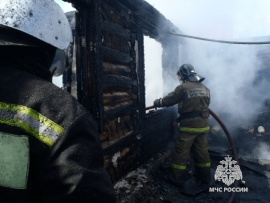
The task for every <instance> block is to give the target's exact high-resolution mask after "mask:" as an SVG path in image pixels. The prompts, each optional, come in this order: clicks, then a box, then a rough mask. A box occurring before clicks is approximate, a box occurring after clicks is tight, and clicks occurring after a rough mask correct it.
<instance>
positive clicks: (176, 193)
mask: <svg viewBox="0 0 270 203" xmlns="http://www.w3.org/2000/svg"><path fill="white" fill-rule="evenodd" d="M172 146H173V144H170V145H169V146H168V147H167V148H166V149H165V150H164V151H162V152H161V153H159V154H157V155H156V156H155V157H153V158H152V159H151V160H149V161H148V162H147V163H145V164H144V165H142V166H141V167H139V168H138V169H136V170H134V171H132V172H130V173H128V174H127V175H126V176H125V177H124V178H123V179H121V180H120V181H119V182H117V183H116V184H115V186H114V187H115V190H116V193H117V196H118V202H119V203H130V202H132V203H133V202H140V203H144V202H147V203H163V202H164V203H165V202H168V203H178V202H181V203H182V202H184V203H192V202H196V203H197V202H200V203H206V202H207V203H209V202H210V203H211V202H213V203H214V202H228V201H229V200H233V201H238V202H270V194H269V189H270V172H269V169H270V161H268V160H258V159H251V158H244V157H240V168H241V171H242V175H243V179H242V180H241V181H240V184H239V186H238V188H234V185H230V186H229V187H228V186H227V185H225V184H224V183H222V182H220V181H215V180H214V181H213V185H211V186H210V188H212V189H211V190H212V191H210V190H209V188H207V189H205V190H201V191H199V192H197V193H196V194H193V195H191V194H187V193H185V192H184V193H183V191H182V190H181V189H180V188H179V187H177V186H175V185H173V184H171V183H170V182H169V181H168V175H169V173H170V153H171V149H172ZM226 153H228V151H226ZM210 156H211V161H212V176H213V179H214V173H215V170H216V168H217V165H219V164H220V161H221V160H223V159H224V157H226V156H228V154H222V153H220V152H216V151H211V150H210ZM192 168H193V163H192V159H190V161H189V163H188V171H189V174H190V177H192V174H193V171H192ZM233 188H234V189H233ZM192 189H195V188H191V190H192ZM232 191H237V192H236V193H235V195H234V196H233V199H231V198H232V195H233V194H234V193H233V192H232Z"/></svg>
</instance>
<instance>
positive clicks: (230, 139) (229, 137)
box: [145, 106, 239, 203]
mask: <svg viewBox="0 0 270 203" xmlns="http://www.w3.org/2000/svg"><path fill="white" fill-rule="evenodd" d="M154 108H156V107H154V106H148V107H146V108H145V110H150V109H154ZM209 113H210V115H211V116H213V117H214V119H215V120H216V121H217V122H218V123H219V125H220V126H221V128H222V129H223V131H224V133H225V134H226V136H227V139H228V141H229V144H230V146H231V149H232V153H233V156H234V158H235V160H236V161H237V163H238V164H239V158H238V154H237V149H236V146H235V144H234V141H233V139H232V136H231V134H230V132H229V130H228V129H227V127H226V126H225V124H224V123H223V121H222V120H221V119H220V118H219V117H218V116H217V115H216V114H215V113H214V112H213V111H212V110H211V109H209ZM234 186H235V187H238V186H239V181H238V180H236V181H235V182H234ZM235 195H236V193H235V192H233V193H232V195H231V196H230V198H229V200H228V203H231V202H233V201H234V198H235Z"/></svg>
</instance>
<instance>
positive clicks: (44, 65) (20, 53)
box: [0, 0, 116, 203]
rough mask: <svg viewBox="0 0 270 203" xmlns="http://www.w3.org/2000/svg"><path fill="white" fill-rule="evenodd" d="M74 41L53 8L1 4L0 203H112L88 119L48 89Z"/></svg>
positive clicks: (10, 0) (20, 1)
mask: <svg viewBox="0 0 270 203" xmlns="http://www.w3.org/2000/svg"><path fill="white" fill-rule="evenodd" d="M71 41H72V34H71V29H70V27H69V23H68V21H67V18H66V16H65V14H64V12H63V11H62V9H61V8H60V7H59V6H58V4H56V3H55V2H54V1H53V0H46V1H45V0H1V2H0V199H1V200H0V201H1V203H5V202H20V203H24V202H27V203H28V202H36V203H37V202H48V203H54V202H55V203H56V202H57V203H61V202H65V203H73V202H116V198H115V197H116V195H115V191H114V189H113V186H112V183H111V180H110V177H109V175H108V173H107V172H106V170H105V168H104V166H103V154H102V148H101V143H100V140H99V136H98V134H97V131H96V125H95V122H94V120H93V118H92V116H91V115H90V113H89V112H88V111H87V110H86V109H85V108H84V107H83V106H81V105H80V104H79V103H78V102H77V101H76V100H75V99H74V98H73V97H72V96H71V95H70V94H68V93H67V92H66V91H64V90H62V89H61V88H59V87H56V86H55V85H54V84H52V83H51V80H52V76H53V74H54V75H60V74H61V73H62V72H63V70H64V68H65V62H66V53H67V52H66V49H67V48H68V45H69V44H70V42H71Z"/></svg>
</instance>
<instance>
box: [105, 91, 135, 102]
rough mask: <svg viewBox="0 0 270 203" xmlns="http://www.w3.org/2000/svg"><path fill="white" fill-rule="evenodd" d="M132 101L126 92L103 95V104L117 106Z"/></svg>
mask: <svg viewBox="0 0 270 203" xmlns="http://www.w3.org/2000/svg"><path fill="white" fill-rule="evenodd" d="M129 101H132V97H131V96H130V95H129V94H128V93H127V92H114V93H105V94H103V104H104V105H108V104H111V105H112V104H118V103H123V102H129Z"/></svg>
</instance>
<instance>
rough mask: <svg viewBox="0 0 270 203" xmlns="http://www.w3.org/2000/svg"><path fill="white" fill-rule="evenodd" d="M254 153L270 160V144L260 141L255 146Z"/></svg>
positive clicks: (255, 155)
mask: <svg viewBox="0 0 270 203" xmlns="http://www.w3.org/2000/svg"><path fill="white" fill-rule="evenodd" d="M252 153H253V156H254V157H259V158H260V159H266V160H270V146H269V145H267V144H266V143H259V144H258V146H255V148H254V149H253V151H252Z"/></svg>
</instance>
